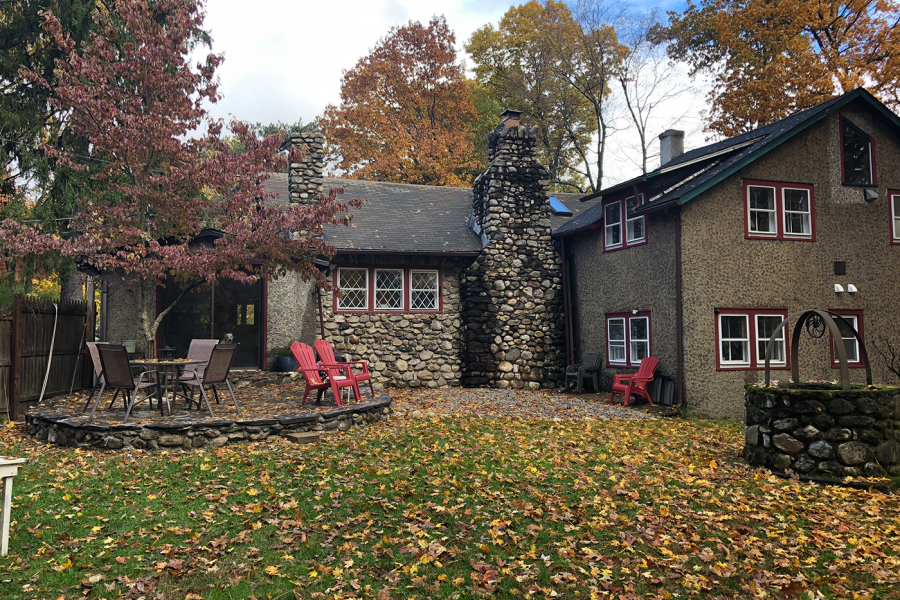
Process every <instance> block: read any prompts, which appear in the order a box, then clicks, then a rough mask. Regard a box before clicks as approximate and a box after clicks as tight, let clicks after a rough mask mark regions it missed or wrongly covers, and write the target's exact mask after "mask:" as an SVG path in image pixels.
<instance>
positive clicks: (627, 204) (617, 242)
mask: <svg viewBox="0 0 900 600" xmlns="http://www.w3.org/2000/svg"><path fill="white" fill-rule="evenodd" d="M643 203H644V195H643V194H638V195H637V196H632V197H631V198H627V199H625V200H616V201H615V202H610V203H609V204H606V205H605V206H604V207H603V232H604V234H603V249H604V250H606V251H609V250H618V249H620V248H629V247H631V246H639V245H641V244H645V243H647V229H646V223H645V221H644V216H643V215H638V214H636V211H637V209H639V208H640V207H641V205H642V204H643Z"/></svg>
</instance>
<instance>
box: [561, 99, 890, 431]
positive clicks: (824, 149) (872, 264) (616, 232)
mask: <svg viewBox="0 0 900 600" xmlns="http://www.w3.org/2000/svg"><path fill="white" fill-rule="evenodd" d="M660 138H661V155H662V161H661V162H662V164H661V166H660V168H659V169H657V170H656V171H654V172H652V173H648V174H647V175H646V176H641V177H637V178H635V179H632V180H630V181H626V182H624V183H621V184H618V185H615V186H612V187H610V188H607V189H604V190H602V191H600V192H599V193H597V194H594V195H591V196H588V197H587V198H585V200H587V201H593V202H595V203H596V204H595V205H594V206H593V207H591V208H589V209H587V210H585V211H582V212H581V214H579V215H577V216H575V217H574V218H572V219H571V220H569V222H567V223H565V224H563V225H561V226H560V227H558V228H557V229H555V230H554V233H553V238H554V239H555V240H558V241H559V242H560V245H561V254H562V256H563V257H564V258H563V260H564V269H565V272H566V277H565V280H566V281H568V282H569V283H570V284H569V285H568V286H566V287H565V289H564V292H565V294H566V296H567V299H566V301H567V304H571V306H572V310H571V311H568V312H567V313H566V317H565V321H566V325H565V327H566V331H567V332H568V334H569V335H568V342H567V343H568V354H569V355H570V356H582V355H583V353H585V352H596V351H600V352H603V353H604V355H605V361H606V368H605V370H604V375H605V378H606V379H608V380H609V379H611V376H612V375H613V374H615V373H622V372H627V371H628V370H631V369H634V368H635V367H636V366H637V363H638V362H639V361H640V360H641V358H643V357H644V356H648V355H652V356H655V357H657V358H659V359H660V371H661V372H662V373H664V374H665V375H668V376H670V377H673V378H675V379H676V381H677V386H676V389H677V390H678V391H677V393H678V396H679V398H680V399H681V400H683V401H684V402H685V405H686V406H689V407H690V409H691V410H692V411H694V412H696V413H699V414H703V415H709V416H714V417H739V416H740V415H741V414H742V411H743V396H744V393H743V386H744V384H745V383H755V382H758V381H760V380H761V379H762V377H763V363H764V359H765V357H764V350H765V346H766V343H767V342H768V340H769V338H770V336H771V335H772V333H773V331H774V329H775V327H776V326H777V325H778V323H780V322H781V320H782V319H783V318H784V317H786V316H787V315H788V314H790V313H793V312H796V311H798V310H801V309H806V308H825V309H831V310H834V311H835V312H838V313H841V314H842V315H845V317H846V318H848V319H849V320H851V321H852V323H854V324H855V325H856V327H857V329H858V331H859V332H860V334H861V335H862V337H863V339H864V341H865V343H866V345H867V346H868V347H869V350H870V357H871V362H872V367H873V373H874V379H875V381H876V382H878V381H883V382H886V381H891V380H893V379H894V378H895V376H894V375H893V374H892V373H890V372H889V371H888V369H887V368H886V366H885V364H884V362H883V361H882V360H881V358H880V356H879V354H878V352H876V351H873V345H874V346H877V345H879V344H881V345H882V346H884V345H886V344H888V343H892V344H893V346H894V347H895V348H896V347H898V346H900V293H898V291H900V290H898V282H900V119H898V117H897V115H895V114H894V113H892V112H891V111H890V110H888V109H887V108H886V107H885V106H884V105H882V104H881V103H880V102H879V101H878V100H877V99H875V98H874V97H873V96H872V95H870V94H869V93H867V92H865V91H864V90H855V91H853V92H850V93H847V94H844V95H842V96H840V97H838V98H835V99H833V100H830V101H828V102H825V103H823V104H821V105H819V106H816V107H814V108H811V109H808V110H805V111H803V112H800V113H798V114H795V115H793V116H790V117H788V118H786V119H783V120H781V121H778V122H776V123H773V124H771V125H767V126H765V127H761V128H759V129H756V130H754V131H751V132H749V133H746V134H743V135H740V136H737V137H733V138H730V139H727V140H724V141H721V142H717V143H714V144H710V145H708V146H705V147H702V148H698V149H695V150H691V151H689V152H683V151H682V149H683V134H681V132H675V131H668V132H666V133H664V134H663V135H662V136H660ZM838 286H839V287H838ZM845 333H846V335H844V336H842V337H844V338H845V339H842V340H837V343H843V344H844V345H845V346H846V348H847V353H848V357H849V359H850V361H851V365H850V366H851V367H855V368H854V369H851V370H852V371H853V372H854V373H853V376H852V378H853V380H854V381H857V382H861V381H864V374H863V373H862V369H861V368H860V367H862V366H863V365H862V362H861V355H860V351H859V348H858V347H857V343H856V341H855V340H854V339H852V336H851V335H850V334H849V333H848V332H845ZM783 337H784V336H779V339H778V340H777V341H778V342H779V343H778V345H777V346H776V351H775V355H774V356H773V366H774V368H775V369H777V370H776V371H775V375H774V378H775V379H779V378H782V379H785V378H787V377H788V376H789V371H788V370H787V369H788V368H789V366H790V365H789V364H788V356H787V354H788V353H787V352H786V348H785V344H784V340H783V339H782V338H783ZM834 343H835V340H831V339H829V335H828V334H826V335H825V336H824V339H818V340H816V339H812V338H810V337H808V336H804V337H803V338H802V342H801V346H800V358H799V360H800V361H801V364H800V374H801V377H803V378H804V379H808V380H833V379H835V378H836V376H837V371H836V369H837V364H836V362H835V358H834V347H833V344H834Z"/></svg>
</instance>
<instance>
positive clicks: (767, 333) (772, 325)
mask: <svg viewBox="0 0 900 600" xmlns="http://www.w3.org/2000/svg"><path fill="white" fill-rule="evenodd" d="M782 321H784V317H783V316H781V315H756V364H757V365H759V366H765V364H766V348H767V347H768V345H769V341H770V340H771V339H772V338H773V336H774V339H775V343H774V344H773V346H772V358H771V359H770V361H769V364H772V365H783V364H785V363H786V359H785V353H784V351H785V348H784V327H782V328H781V330H780V331H778V332H777V334H776V332H775V330H776V329H777V328H778V326H779V325H780V324H781V322H782Z"/></svg>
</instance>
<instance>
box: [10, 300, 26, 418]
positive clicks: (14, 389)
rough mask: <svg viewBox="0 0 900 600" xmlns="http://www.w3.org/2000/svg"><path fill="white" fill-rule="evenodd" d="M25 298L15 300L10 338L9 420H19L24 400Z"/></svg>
mask: <svg viewBox="0 0 900 600" xmlns="http://www.w3.org/2000/svg"><path fill="white" fill-rule="evenodd" d="M23 301H24V298H23V297H22V296H21V295H19V294H17V295H16V297H15V298H14V299H13V310H12V321H11V322H10V328H9V330H10V338H9V358H10V366H9V418H10V420H12V421H15V420H16V419H18V418H19V401H20V400H21V398H22V339H23V338H24V336H25V332H24V331H23V329H24V327H23V322H22V303H23Z"/></svg>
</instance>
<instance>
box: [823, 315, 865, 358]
mask: <svg viewBox="0 0 900 600" xmlns="http://www.w3.org/2000/svg"><path fill="white" fill-rule="evenodd" d="M842 313H843V314H841V315H840V316H841V317H842V318H841V319H839V318H837V317H835V318H834V322H835V324H836V325H837V328H838V331H840V332H841V339H840V340H837V339H835V338H834V336H832V340H831V341H832V348H831V353H832V363H833V364H834V366H837V365H838V364H839V359H838V349H837V345H838V344H839V343H840V344H843V346H844V351H845V352H846V353H847V362H848V363H849V364H851V365H852V364H857V365H858V364H862V363H861V359H860V357H859V340H857V339H856V335H854V331H856V332H859V336H860V337H862V312H861V311H855V312H854V313H852V314H851V313H847V312H846V311H842Z"/></svg>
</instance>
